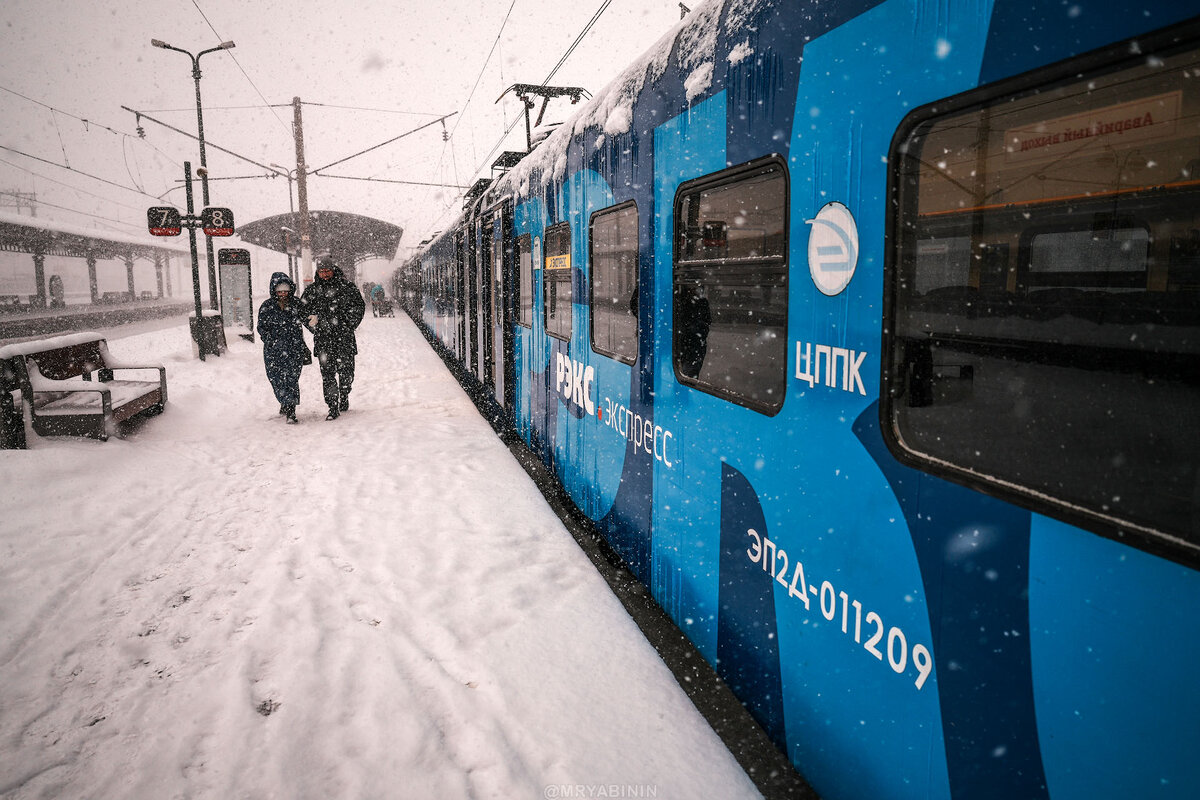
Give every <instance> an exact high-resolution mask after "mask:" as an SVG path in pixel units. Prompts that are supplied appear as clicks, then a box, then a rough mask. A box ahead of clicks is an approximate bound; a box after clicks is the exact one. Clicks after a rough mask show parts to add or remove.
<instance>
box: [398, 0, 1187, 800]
mask: <svg viewBox="0 0 1200 800" xmlns="http://www.w3.org/2000/svg"><path fill="white" fill-rule="evenodd" d="M1198 15H1200V3H1197V2H1196V0H1183V1H1181V0H1142V2H1138V3H1133V4H1125V5H1120V4H1111V3H1099V2H1093V1H1091V0H1078V2H1068V3H1047V2H1034V1H1033V0H936V1H934V0H928V1H927V0H883V1H882V2H880V1H879V0H836V1H835V2H815V1H813V2H803V1H801V0H712V1H711V2H707V3H705V4H703V5H701V6H699V7H697V8H696V9H695V10H694V11H692V12H691V14H690V15H689V16H688V17H687V18H686V19H685V20H683V21H682V22H681V23H680V24H679V26H678V27H677V28H676V29H674V30H673V31H671V32H670V33H669V34H668V35H666V36H665V37H664V38H663V39H662V41H661V42H660V43H659V45H658V46H657V47H656V48H654V49H653V50H652V51H651V52H649V53H647V54H646V56H645V57H644V58H643V59H641V60H639V61H638V62H637V63H634V64H632V65H631V66H629V67H628V68H627V69H626V70H625V71H624V72H623V73H621V74H620V75H619V76H618V77H617V78H616V80H615V81H613V82H612V83H611V84H610V85H609V86H608V87H607V88H606V89H605V90H604V91H602V92H599V93H598V94H597V95H596V96H595V97H594V98H593V99H592V100H591V101H590V102H588V103H587V104H586V105H584V106H582V108H581V109H580V110H579V111H578V112H577V113H576V114H575V116H574V117H573V118H572V119H571V120H570V121H569V122H568V123H566V124H564V125H562V126H561V127H560V128H558V129H557V130H556V131H555V132H554V133H552V134H551V135H550V136H549V137H548V138H547V139H546V140H545V141H544V142H543V143H541V144H540V145H539V146H538V147H536V148H535V149H534V150H533V151H532V152H530V153H529V154H527V155H526V156H525V157H524V158H523V159H521V161H520V162H519V163H517V164H516V166H514V167H513V168H512V169H511V170H510V171H508V172H507V173H506V174H504V175H503V176H501V177H500V178H498V179H496V180H495V181H494V182H492V183H491V184H490V185H488V186H486V187H485V188H484V189H483V190H482V191H480V192H479V193H478V195H477V196H476V197H474V198H472V199H471V200H470V202H469V203H468V204H467V205H466V207H465V208H464V212H463V214H462V216H461V217H460V218H459V219H458V220H456V221H455V223H454V224H453V225H451V226H450V227H449V228H448V229H447V230H446V232H445V233H443V234H442V235H441V236H440V237H438V239H437V240H436V241H434V242H433V243H432V244H431V246H430V247H429V248H428V249H427V250H426V251H425V252H424V253H423V254H422V255H421V256H420V257H419V259H420V261H419V263H420V271H421V276H420V290H421V292H422V293H423V298H424V305H423V306H422V307H421V312H420V314H418V317H419V318H420V319H421V320H422V321H423V322H424V324H425V325H426V327H427V329H429V330H430V331H431V332H432V333H433V334H434V335H435V336H436V338H437V340H438V341H439V342H441V344H443V345H444V346H445V348H446V349H447V351H448V352H449V353H451V354H452V355H453V357H454V358H455V359H456V360H457V361H458V362H459V363H460V364H461V365H462V367H463V371H464V372H465V373H467V374H468V375H469V376H470V378H469V380H470V383H471V384H472V386H473V387H474V389H475V390H476V391H477V392H478V393H479V394H480V395H482V396H483V397H484V398H485V400H486V401H487V402H488V403H490V404H491V405H492V407H494V408H495V409H496V410H497V413H499V414H502V415H503V416H504V417H505V419H506V420H507V421H508V424H509V425H510V426H511V427H512V429H513V430H515V432H516V433H517V434H518V435H519V436H520V437H521V438H522V439H523V440H524V441H525V442H526V444H527V445H528V446H529V447H530V448H531V449H532V450H533V451H534V452H535V453H537V454H539V455H540V457H541V458H542V459H543V460H544V461H545V462H546V464H547V465H549V467H550V468H551V469H552V470H553V472H554V474H555V475H556V476H557V478H558V480H559V481H561V483H562V486H563V487H564V488H565V490H566V492H567V493H568V494H569V495H570V497H571V498H572V500H573V501H574V503H575V504H576V505H577V506H578V508H579V509H580V511H581V512H583V513H584V514H586V515H587V516H588V517H589V518H590V519H591V520H593V521H594V523H595V526H596V528H597V529H598V530H599V531H600V532H601V534H602V535H603V536H604V537H605V538H606V539H607V541H608V542H609V543H610V544H611V546H612V548H613V549H614V550H615V551H616V552H617V553H618V554H619V555H620V556H621V558H622V559H623V560H624V561H625V563H626V564H628V566H629V568H630V569H631V570H632V572H633V573H634V574H635V575H636V576H637V577H638V578H639V579H640V580H641V581H643V582H644V583H645V585H646V586H647V587H649V589H650V591H651V592H652V594H653V596H654V598H655V599H656V601H657V602H658V603H659V604H660V605H661V606H662V607H663V608H664V609H665V610H666V611H667V612H668V613H669V614H670V616H671V617H672V618H673V619H674V620H675V622H676V623H677V624H678V626H679V628H680V629H681V630H682V631H684V632H685V633H686V635H687V636H688V637H689V638H690V639H691V641H692V642H693V643H694V644H695V645H696V647H697V648H698V649H699V651H700V652H701V653H702V654H703V655H704V657H705V658H706V659H708V660H709V661H710V662H711V663H712V664H713V665H714V666H715V668H716V669H717V671H718V672H719V673H720V674H721V675H722V677H723V678H724V680H725V681H726V682H727V683H728V684H729V686H730V687H731V688H732V689H733V690H734V692H735V693H736V694H737V695H738V697H739V698H740V699H741V701H742V702H743V703H744V704H745V706H746V707H747V708H748V709H749V710H750V712H751V713H752V714H753V715H754V716H755V718H756V719H757V720H758V722H759V723H760V724H761V725H762V727H763V728H764V729H765V731H766V732H767V733H768V734H769V735H770V736H771V738H772V739H773V741H775V742H776V744H777V745H778V746H779V747H780V748H781V749H782V750H783V751H784V752H785V753H786V754H787V755H788V757H789V758H790V759H791V761H792V763H794V764H795V766H796V768H797V770H798V771H799V772H800V773H801V774H802V775H803V776H804V777H805V778H806V779H807V780H808V781H809V783H810V784H811V785H812V786H813V787H815V789H816V790H817V791H818V792H819V793H820V794H821V796H822V797H825V798H837V799H841V798H884V797H887V798H950V797H958V798H1005V799H1006V800H1007V799H1008V798H1016V797H1020V798H1054V799H1055V800H1064V799H1068V798H1069V799H1074V798H1080V799H1082V798H1096V797H1138V798H1144V797H1163V798H1168V797H1169V798H1194V797H1198V796H1200V759H1197V758H1196V757H1195V752H1194V751H1195V750H1196V748H1197V745H1200V681H1197V680H1196V679H1195V673H1193V670H1194V669H1196V667H1197V664H1200V618H1198V616H1197V614H1196V613H1195V609H1194V608H1193V606H1194V605H1196V604H1197V601H1198V600H1200V572H1198V571H1197V568H1198V567H1200V18H1198Z"/></svg>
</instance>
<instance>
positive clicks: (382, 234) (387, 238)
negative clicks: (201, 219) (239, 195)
mask: <svg viewBox="0 0 1200 800" xmlns="http://www.w3.org/2000/svg"><path fill="white" fill-rule="evenodd" d="M308 220H309V223H308V224H309V236H310V238H311V241H312V251H313V253H322V252H327V253H329V254H330V255H331V256H333V260H334V261H335V262H337V264H338V266H340V267H342V269H343V270H345V271H346V273H347V275H350V274H351V273H353V272H354V271H355V269H354V268H355V267H356V266H357V265H358V264H360V263H361V262H363V261H367V260H368V259H372V258H383V259H388V260H391V259H393V258H395V257H396V250H397V249H399V247H400V237H401V236H403V235H404V230H403V229H402V228H401V227H400V226H399V225H393V224H391V223H390V222H384V221H383V220H379V219H372V218H371V217H363V216H359V215H358V214H347V213H345V212H342V211H310V212H308ZM237 235H238V237H240V238H241V240H242V241H244V242H247V243H248V244H254V245H258V246H259V247H265V248H267V249H268V250H274V251H276V252H277V253H291V254H292V255H298V254H299V253H300V214H299V212H289V213H287V214H277V215H275V216H273V217H265V218H263V219H259V220H255V221H254V222H247V223H241V224H239V225H238V229H237Z"/></svg>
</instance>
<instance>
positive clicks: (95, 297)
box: [87, 250, 100, 305]
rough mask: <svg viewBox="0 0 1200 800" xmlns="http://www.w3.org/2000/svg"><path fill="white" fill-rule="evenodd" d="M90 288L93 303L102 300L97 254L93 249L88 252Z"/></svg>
mask: <svg viewBox="0 0 1200 800" xmlns="http://www.w3.org/2000/svg"><path fill="white" fill-rule="evenodd" d="M87 268H88V289H89V290H90V291H91V293H92V305H96V303H98V302H100V286H99V284H98V283H97V282H96V254H95V253H93V252H92V251H91V250H89V251H88V254H87Z"/></svg>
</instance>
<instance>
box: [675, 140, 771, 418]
mask: <svg viewBox="0 0 1200 800" xmlns="http://www.w3.org/2000/svg"><path fill="white" fill-rule="evenodd" d="M771 171H777V172H778V174H779V177H780V179H781V180H782V181H783V208H782V211H783V220H782V225H783V228H782V229H783V241H782V248H781V254H780V255H779V256H765V255H764V256H759V257H757V258H734V259H719V258H691V259H688V260H683V261H681V260H680V246H681V244H682V242H683V237H682V236H681V233H680V212H681V208H682V203H683V199H684V198H685V197H687V196H689V195H696V194H699V193H701V192H703V191H705V190H710V189H716V188H720V187H723V186H729V185H733V184H736V183H738V182H740V181H741V180H746V179H750V178H753V177H756V176H759V175H763V174H766V173H767V172H771ZM775 258H778V259H779V260H780V261H781V264H782V269H781V277H782V285H781V286H780V287H779V291H780V292H781V293H782V295H783V333H782V336H781V338H782V340H783V345H782V353H781V357H782V360H781V363H780V365H779V393H778V400H777V401H775V402H769V403H768V402H759V401H756V400H755V399H754V398H752V397H749V396H747V395H744V394H738V393H735V392H732V391H728V390H725V389H723V388H722V387H719V386H714V385H713V384H710V383H704V382H702V381H700V380H699V379H698V378H692V377H689V376H687V375H685V374H683V373H682V372H680V370H679V361H678V353H677V352H676V351H677V347H676V341H677V328H676V320H675V287H676V284H677V283H678V276H679V272H680V268H681V265H682V267H683V268H684V269H685V270H686V269H701V268H704V265H705V264H712V263H714V262H718V261H728V262H730V263H733V264H737V265H743V266H754V265H762V264H765V263H767V262H768V261H770V260H772V259H775ZM791 266H792V264H791V173H790V172H789V170H788V164H787V160H786V159H785V158H784V157H783V156H782V155H780V154H778V153H771V154H769V155H766V156H763V157H760V158H756V159H752V160H750V161H747V162H744V163H742V164H735V165H733V166H730V167H726V168H725V169H722V170H718V171H716V172H711V173H708V174H706V175H701V176H698V177H696V178H692V179H691V180H688V181H685V182H683V183H681V184H680V185H679V188H677V189H676V190H675V197H674V200H673V201H672V204H671V282H670V286H671V298H672V299H671V303H672V310H671V330H670V334H671V370H672V372H673V373H674V375H675V379H676V380H677V381H679V383H681V384H683V385H684V386H687V387H689V388H692V389H695V390H696V391H700V392H704V393H705V394H708V395H711V396H713V397H716V398H717V399H719V400H724V401H726V402H729V403H733V404H734V405H738V406H741V407H743V408H747V409H750V410H751V411H756V412H758V413H760V414H764V415H766V416H768V417H773V416H775V415H776V414H778V413H779V412H780V411H782V410H783V404H784V402H785V400H786V398H787V390H788V366H787V365H788V322H789V320H788V316H789V311H788V309H789V307H790V285H791V280H790V277H791V276H790V274H789V273H790V270H791Z"/></svg>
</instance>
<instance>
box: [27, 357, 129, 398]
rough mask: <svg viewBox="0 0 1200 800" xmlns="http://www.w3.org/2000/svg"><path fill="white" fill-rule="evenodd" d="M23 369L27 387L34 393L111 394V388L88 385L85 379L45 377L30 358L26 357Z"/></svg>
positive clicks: (101, 385)
mask: <svg viewBox="0 0 1200 800" xmlns="http://www.w3.org/2000/svg"><path fill="white" fill-rule="evenodd" d="M25 371H26V374H27V375H28V376H29V388H30V390H32V391H33V393H34V394H37V393H38V392H99V393H100V394H101V395H103V396H104V397H106V398H108V397H111V396H112V390H111V389H108V388H107V387H105V386H104V385H103V384H93V385H91V386H89V385H88V382H87V381H84V382H82V383H81V382H79V381H59V380H55V379H53V378H47V377H46V376H45V375H43V374H42V370H41V369H40V368H39V367H38V365H37V362H36V361H34V360H33V359H32V358H30V359H26V361H25Z"/></svg>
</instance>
